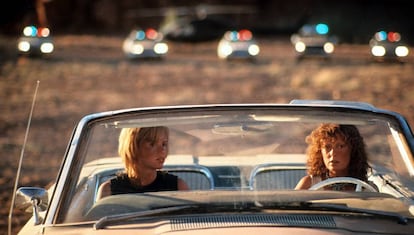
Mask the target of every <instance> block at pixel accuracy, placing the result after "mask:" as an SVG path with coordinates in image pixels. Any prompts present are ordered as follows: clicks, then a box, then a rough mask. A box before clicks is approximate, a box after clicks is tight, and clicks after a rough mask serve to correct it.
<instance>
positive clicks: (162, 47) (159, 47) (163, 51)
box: [154, 43, 168, 54]
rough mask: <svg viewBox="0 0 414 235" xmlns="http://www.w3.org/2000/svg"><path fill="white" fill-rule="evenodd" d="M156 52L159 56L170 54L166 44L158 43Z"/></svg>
mask: <svg viewBox="0 0 414 235" xmlns="http://www.w3.org/2000/svg"><path fill="white" fill-rule="evenodd" d="M154 51H155V53H157V54H166V53H167V52H168V45H167V44H166V43H157V44H155V46H154Z"/></svg>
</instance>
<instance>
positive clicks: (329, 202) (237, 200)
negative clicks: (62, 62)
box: [15, 100, 414, 235]
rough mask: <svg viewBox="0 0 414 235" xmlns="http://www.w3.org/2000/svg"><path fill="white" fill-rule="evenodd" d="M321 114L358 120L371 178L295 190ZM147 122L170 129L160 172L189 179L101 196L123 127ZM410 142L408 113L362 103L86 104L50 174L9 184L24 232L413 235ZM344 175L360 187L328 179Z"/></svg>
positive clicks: (332, 119) (118, 166)
mask: <svg viewBox="0 0 414 235" xmlns="http://www.w3.org/2000/svg"><path fill="white" fill-rule="evenodd" d="M321 123H338V124H348V125H354V126H356V127H357V128H358V130H359V131H360V133H361V135H362V136H363V139H364V141H365V144H366V151H367V153H368V160H369V165H370V167H371V170H370V171H369V175H368V176H369V178H368V179H369V181H370V182H371V183H373V184H375V187H369V185H368V186H367V184H366V183H365V182H364V181H360V180H358V179H355V178H349V177H341V178H337V179H335V178H331V179H329V180H327V181H322V182H320V183H319V184H316V185H314V186H313V187H311V188H310V189H309V190H295V189H294V188H295V186H296V184H297V183H298V181H299V180H300V179H301V178H302V177H303V176H305V175H306V173H307V172H306V170H307V167H306V148H307V144H306V143H305V137H306V136H307V135H309V134H310V132H311V131H312V130H313V129H314V128H316V127H317V126H319V125H320V124H321ZM150 126H167V127H168V128H169V130H170V139H169V156H168V157H167V159H166V161H165V163H164V167H163V169H160V170H162V171H166V172H169V173H171V174H175V175H177V176H179V177H180V178H181V179H183V180H184V181H185V182H186V183H187V185H188V186H189V188H190V189H189V190H185V191H163V192H146V193H130V194H120V195H111V196H107V197H103V198H100V197H99V196H98V195H99V194H98V189H99V187H100V185H101V184H102V183H103V182H106V181H107V180H109V179H111V178H112V177H114V176H115V175H116V174H117V173H118V172H122V171H123V170H124V165H123V162H122V160H121V158H120V157H119V156H118V153H117V149H118V147H117V145H118V137H119V134H120V131H121V130H122V129H123V128H131V127H150ZM413 150H414V137H413V133H412V131H411V129H410V127H409V125H408V123H407V121H406V120H405V118H404V117H403V116H401V115H400V114H398V113H395V112H392V111H388V110H382V109H379V108H376V107H374V106H372V105H370V104H367V103H360V102H348V101H330V100H293V101H292V102H290V103H288V104H209V105H186V106H166V107H148V108H137V109H126V110H116V111H108V112H102V113H96V114H90V115H87V116H85V117H84V118H82V119H81V120H80V122H79V124H78V125H77V126H76V127H75V129H74V132H73V135H72V137H71V140H70V142H69V144H68V149H67V152H66V154H65V156H64V159H63V162H62V166H61V169H60V172H59V174H58V177H57V179H56V180H55V181H53V182H54V184H53V185H52V186H51V187H50V188H39V187H27V186H25V187H19V188H18V190H17V192H16V193H15V204H16V207H18V208H21V209H22V210H25V211H28V212H30V213H33V216H32V217H31V219H30V220H29V221H28V222H27V224H26V225H25V226H24V227H23V228H22V230H21V231H20V234H22V235H23V234H117V233H125V234H171V235H174V234H177V235H178V234H193V235H198V234H218V233H220V234H240V235H242V234H263V235H264V234H414V157H413ZM332 179H334V181H332ZM341 183H346V184H355V185H357V186H356V187H355V190H351V191H335V190H327V189H326V187H325V186H327V185H330V184H341Z"/></svg>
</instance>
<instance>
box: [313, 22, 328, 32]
mask: <svg viewBox="0 0 414 235" xmlns="http://www.w3.org/2000/svg"><path fill="white" fill-rule="evenodd" d="M316 32H317V33H318V34H327V33H328V32H329V27H328V25H326V24H317V25H316Z"/></svg>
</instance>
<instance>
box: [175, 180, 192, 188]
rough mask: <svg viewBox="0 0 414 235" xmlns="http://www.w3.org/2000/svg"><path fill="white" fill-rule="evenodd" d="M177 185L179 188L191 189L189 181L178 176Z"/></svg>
mask: <svg viewBox="0 0 414 235" xmlns="http://www.w3.org/2000/svg"><path fill="white" fill-rule="evenodd" d="M177 186H178V190H189V189H190V188H189V187H188V185H187V183H186V182H185V181H184V180H182V179H180V178H178V182H177Z"/></svg>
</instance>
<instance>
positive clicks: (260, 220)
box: [170, 214, 336, 231]
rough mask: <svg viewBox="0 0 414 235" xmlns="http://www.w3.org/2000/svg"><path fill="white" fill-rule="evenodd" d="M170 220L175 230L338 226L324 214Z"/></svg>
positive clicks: (201, 217) (225, 216)
mask: <svg viewBox="0 0 414 235" xmlns="http://www.w3.org/2000/svg"><path fill="white" fill-rule="evenodd" d="M170 222H171V229H172V230H173V231H179V230H189V229H203V228H220V227H242V226H286V227H288V226H296V227H319V228H336V224H335V221H334V219H333V218H332V217H331V216H323V215H271V214H258V215H214V216H211V215H210V216H208V217H207V216H192V217H182V218H176V219H172V220H171V221H170Z"/></svg>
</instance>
